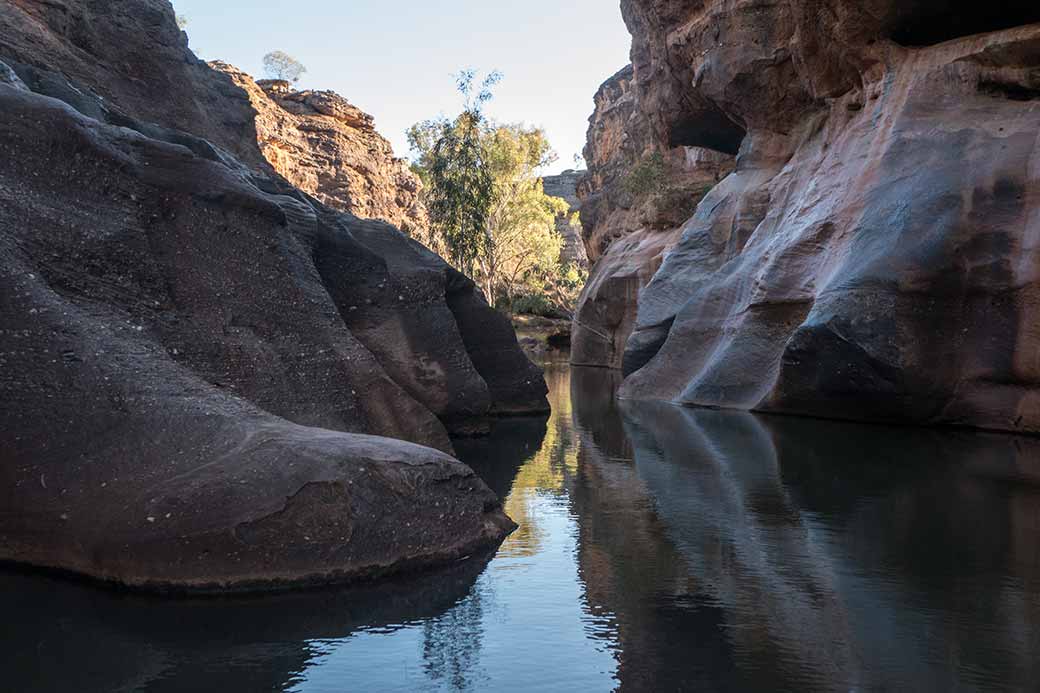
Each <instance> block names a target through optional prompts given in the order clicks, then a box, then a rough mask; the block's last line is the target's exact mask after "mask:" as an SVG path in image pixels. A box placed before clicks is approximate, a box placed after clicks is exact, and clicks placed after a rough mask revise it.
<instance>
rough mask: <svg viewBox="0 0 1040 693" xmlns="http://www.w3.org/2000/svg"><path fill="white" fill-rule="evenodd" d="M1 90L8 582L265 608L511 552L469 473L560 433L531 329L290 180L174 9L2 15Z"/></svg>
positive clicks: (79, 8) (3, 522)
mask: <svg viewBox="0 0 1040 693" xmlns="http://www.w3.org/2000/svg"><path fill="white" fill-rule="evenodd" d="M0 63H2V64H0V256H2V257H3V263H0V431H2V432H3V433H2V436H3V444H2V445H0V508H2V512H0V560H4V561H15V562H19V563H25V564H31V565H35V566H42V567H49V568H55V569H61V570H67V571H73V572H76V573H80V574H84V575H88V576H92V577H95V578H99V579H103V580H109V581H114V582H118V583H121V584H124V585H132V586H147V587H157V588H173V589H194V588H197V589H211V588H215V589H227V588H240V589H248V588H259V587H269V586H277V585H286V584H295V583H299V582H308V581H313V582H320V581H329V580H350V579H356V578H360V577H368V576H375V575H381V574H384V573H387V572H391V571H395V570H400V569H402V568H411V567H419V566H424V565H430V564H434V563H439V562H443V561H449V560H453V559H457V558H459V557H462V556H466V555H469V554H470V553H471V552H474V551H477V550H479V549H482V548H484V547H489V546H491V545H493V544H495V543H496V542H497V541H499V540H501V538H502V537H503V536H504V535H505V533H507V532H508V531H510V529H511V527H512V523H511V521H510V520H509V519H508V518H507V517H506V516H505V514H504V513H503V511H502V509H501V506H500V504H499V501H498V500H497V499H496V497H495V496H494V494H493V493H492V492H491V491H490V490H489V489H488V488H487V487H486V486H485V485H484V484H483V483H482V482H481V481H479V480H478V479H477V478H476V477H475V476H474V474H473V472H472V471H471V470H470V469H469V468H468V467H466V466H464V465H462V464H461V463H459V462H457V461H456V460H454V459H452V458H451V457H449V456H448V454H445V453H447V452H450V451H451V444H450V442H449V431H452V430H457V431H470V430H473V428H474V422H477V421H480V420H481V419H482V418H483V417H485V416H486V415H488V414H490V413H514V412H532V411H545V409H546V407H547V403H546V398H545V393H546V387H545V383H544V380H543V378H542V375H541V373H540V371H539V370H538V369H537V368H536V367H535V366H533V365H532V364H531V363H530V362H529V361H528V360H527V359H526V358H525V357H524V356H523V354H522V353H521V351H520V350H519V348H518V346H517V343H516V337H515V335H514V333H513V332H512V329H511V327H510V325H509V322H508V320H507V319H506V318H504V317H502V316H500V315H499V314H497V313H495V312H494V311H492V310H491V309H489V308H488V306H487V304H486V303H485V302H484V301H483V299H482V298H481V297H480V294H479V292H477V291H476V289H475V288H474V285H473V283H472V282H471V281H470V280H469V279H467V278H466V277H464V276H462V275H460V274H458V273H457V272H455V271H453V270H451V269H450V268H449V267H448V266H446V265H445V263H444V262H442V261H441V260H440V259H439V258H438V257H436V256H435V255H433V254H432V253H430V252H429V251H427V250H426V249H425V248H423V247H422V246H420V245H419V244H417V243H415V242H413V241H411V240H409V239H408V238H407V237H405V236H404V235H402V234H401V233H399V232H398V231H397V230H395V229H394V228H392V227H390V226H389V225H387V224H385V223H383V222H380V221H371V220H360V219H358V218H357V217H355V216H353V215H351V214H348V213H344V212H339V211H336V210H334V209H332V208H330V207H328V206H325V205H323V204H322V203H321V202H320V201H318V200H317V199H316V198H315V197H314V196H312V195H308V194H306V193H305V192H302V191H301V190H299V189H298V188H296V187H293V186H292V185H290V184H288V183H287V182H286V181H285V180H284V179H283V178H281V177H279V176H277V175H275V174H274V172H273V171H272V170H271V166H270V165H269V164H268V163H267V161H266V159H265V158H264V156H263V155H262V152H261V150H260V148H258V146H257V133H258V132H265V131H266V128H267V127H268V125H267V124H266V123H264V122H261V121H262V119H258V116H257V111H256V109H255V107H254V106H253V104H252V103H251V100H250V95H249V93H247V91H244V90H243V89H242V88H241V87H240V86H236V84H235V83H234V81H233V80H232V79H230V78H229V77H228V75H226V74H221V73H220V72H217V71H214V70H211V69H210V68H209V67H208V66H206V65H205V64H204V63H202V62H200V61H199V60H198V59H196V58H195V56H194V55H192V54H191V52H190V51H189V50H188V48H187V42H186V38H185V36H184V35H183V34H182V33H181V32H180V31H178V30H177V27H176V24H175V21H174V16H173V11H172V9H171V7H170V5H169V3H168V2H166V1H165V0H121V1H120V2H116V3H113V2H108V1H104V2H103V1H102V0H77V1H72V0H61V1H59V0H48V2H46V3H38V2H26V1H23V0H14V1H9V2H4V3H0ZM315 98H317V97H315ZM304 102H305V103H308V104H310V105H311V107H315V108H317V107H316V106H314V102H313V101H311V100H310V97H304ZM336 103H337V104H339V103H340V102H338V101H337V102H336ZM300 117H301V118H304V117H313V116H300ZM287 122H288V121H287ZM299 122H300V121H296V124H297V125H299ZM303 141H304V140H300V141H299V142H297V144H299V145H300V146H301V147H302V146H303V145H302V142H303ZM378 154H379V158H380V161H381V162H382V161H383V160H384V157H383V156H382V153H381V152H379V153H378ZM308 161H309V162H310V163H307V164H306V166H310V165H311V164H312V163H313V162H314V161H317V159H313V160H308ZM314 165H315V166H317V164H314ZM382 165H383V163H378V162H377V163H376V164H375V166H376V167H378V166H382ZM306 166H305V165H304V164H303V163H301V164H299V170H304V169H305V168H306ZM360 190H361V192H360V193H359V189H353V188H352V189H351V190H350V194H351V195H352V196H353V197H351V204H358V205H361V204H363V203H362V202H361V197H362V196H363V189H360ZM371 204H372V205H373V206H372V207H370V208H369V209H370V210H376V209H377V208H380V205H384V204H388V203H383V202H372V203H371ZM381 209H389V207H383V208H381ZM399 209H403V208H400V207H399ZM373 213H377V212H373ZM381 213H382V212H378V214H381ZM377 436H378V437H377ZM394 439H396V440H394ZM405 441H407V442H405ZM424 446H426V447H424ZM438 449H439V450H438Z"/></svg>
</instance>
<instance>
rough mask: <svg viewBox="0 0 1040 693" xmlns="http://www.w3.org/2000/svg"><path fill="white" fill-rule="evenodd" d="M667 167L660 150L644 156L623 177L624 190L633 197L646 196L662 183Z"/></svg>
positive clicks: (657, 188) (656, 189) (658, 188)
mask: <svg viewBox="0 0 1040 693" xmlns="http://www.w3.org/2000/svg"><path fill="white" fill-rule="evenodd" d="M666 174H667V168H666V166H665V162H664V157H663V156H662V155H661V152H654V153H652V154H649V155H647V156H644V157H643V158H642V159H641V160H640V161H639V162H638V163H637V164H636V165H635V166H633V167H632V170H631V171H629V173H628V176H627V177H626V178H625V182H624V186H625V190H627V191H628V192H629V193H631V194H632V195H634V196H635V197H647V196H648V195H650V194H652V193H654V192H656V191H658V190H660V188H661V185H662V184H663V183H664V180H665V176H666Z"/></svg>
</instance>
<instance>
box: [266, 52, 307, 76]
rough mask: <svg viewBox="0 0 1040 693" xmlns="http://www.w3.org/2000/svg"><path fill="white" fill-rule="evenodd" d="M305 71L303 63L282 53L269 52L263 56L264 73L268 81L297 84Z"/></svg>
mask: <svg viewBox="0 0 1040 693" xmlns="http://www.w3.org/2000/svg"><path fill="white" fill-rule="evenodd" d="M306 71H307V68H306V67H304V66H303V63H301V62H300V61H299V60H297V59H296V58H294V57H292V56H291V55H289V54H288V53H285V52H283V51H271V52H270V53H268V54H267V55H265V56H264V72H265V73H266V74H267V76H268V77H269V78H270V79H280V80H284V81H286V82H298V81H300V77H301V76H302V75H303V73H304V72H306Z"/></svg>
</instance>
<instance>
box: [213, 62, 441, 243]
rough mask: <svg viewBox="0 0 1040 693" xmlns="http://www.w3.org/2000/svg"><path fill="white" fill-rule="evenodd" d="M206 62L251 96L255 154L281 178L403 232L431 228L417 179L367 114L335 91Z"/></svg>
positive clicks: (342, 208) (331, 204) (334, 205)
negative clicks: (302, 88)
mask: <svg viewBox="0 0 1040 693" xmlns="http://www.w3.org/2000/svg"><path fill="white" fill-rule="evenodd" d="M210 67H212V68H213V69H215V70H218V71H220V72H223V73H224V74H226V75H227V76H228V77H230V78H231V81H232V82H233V83H234V84H235V85H236V86H238V87H239V88H241V89H242V91H243V92H245V94H246V95H247V96H248V97H249V103H250V105H251V106H252V108H253V110H254V111H255V112H256V116H255V117H254V119H253V122H254V124H255V127H256V136H257V144H258V145H259V147H260V152H261V153H262V154H263V156H264V158H265V159H267V161H268V162H269V163H270V164H271V166H272V167H273V168H274V170H275V171H276V172H277V173H278V174H279V175H281V176H282V177H283V178H285V179H286V180H287V181H289V182H290V183H292V184H293V185H294V186H296V187H297V188H299V189H300V190H302V191H303V192H305V193H307V194H309V195H311V196H313V197H314V198H315V199H317V200H318V201H319V202H322V203H324V204H326V205H328V206H329V207H332V208H333V209H338V210H340V211H343V212H350V213H351V214H354V215H356V216H359V217H362V218H365V219H381V220H383V221H385V222H388V223H390V224H393V225H394V226H396V227H398V228H399V229H401V230H402V231H403V232H405V233H407V234H409V235H413V234H415V232H416V231H419V230H422V229H425V228H426V227H427V226H428V225H429V218H428V216H427V213H426V207H425V205H424V204H423V202H422V200H421V198H420V191H421V190H422V183H421V182H420V181H419V178H418V176H416V175H415V174H414V173H412V171H411V169H409V168H408V164H407V162H405V160H404V159H399V158H397V157H395V156H394V152H393V149H392V147H391V146H390V142H389V141H388V140H387V139H386V138H385V137H383V136H382V135H380V134H379V133H378V132H376V129H375V123H374V121H373V118H372V116H370V115H368V114H367V113H365V112H364V111H362V110H361V109H359V108H357V107H356V106H354V105H353V104H351V103H350V102H349V101H347V100H346V99H344V98H343V97H342V96H340V95H339V94H336V93H335V92H331V91H311V90H307V91H294V90H293V89H292V86H291V85H290V84H289V82H285V81H280V80H260V81H259V82H256V81H254V80H253V78H252V77H250V76H249V75H247V74H246V73H244V72H242V71H241V70H239V69H237V68H235V67H233V66H231V65H228V64H227V63H223V62H212V63H210Z"/></svg>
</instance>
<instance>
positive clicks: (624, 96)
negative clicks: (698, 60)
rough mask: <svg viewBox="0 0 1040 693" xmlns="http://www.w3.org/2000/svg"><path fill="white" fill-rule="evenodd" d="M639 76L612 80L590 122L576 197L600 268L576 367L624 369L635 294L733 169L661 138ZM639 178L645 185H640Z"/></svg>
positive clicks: (584, 311)
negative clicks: (645, 106) (643, 105)
mask: <svg viewBox="0 0 1040 693" xmlns="http://www.w3.org/2000/svg"><path fill="white" fill-rule="evenodd" d="M634 76H635V73H634V70H633V68H632V66H628V67H626V68H625V69H623V70H621V71H620V72H618V73H617V74H616V75H614V76H613V77H611V78H610V79H609V80H607V81H606V82H605V83H604V84H603V85H602V86H601V87H600V89H599V91H598V92H597V94H596V97H595V105H596V109H595V112H594V113H593V114H592V117H591V118H590V119H589V131H588V144H587V146H586V148H585V159H586V161H587V162H588V165H589V170H588V173H587V174H586V175H585V177H584V178H583V179H582V180H581V181H580V182H579V185H578V189H577V195H578V197H579V198H580V200H581V222H582V227H583V229H582V234H583V238H584V241H585V245H586V249H587V251H588V256H589V258H590V259H591V260H592V262H593V263H594V264H593V267H592V271H591V273H590V276H589V281H588V283H587V285H586V287H585V289H584V291H583V292H582V295H581V297H580V298H579V299H578V305H577V309H576V311H575V317H574V325H573V329H572V333H573V335H572V351H571V360H572V362H573V363H574V364H575V365H581V366H600V367H607V368H614V369H620V368H621V366H622V359H623V355H624V349H625V344H626V342H627V340H628V337H629V335H630V334H631V332H632V328H633V325H634V324H635V320H636V311H637V300H638V296H639V292H640V291H641V290H642V288H643V287H644V286H646V284H647V283H648V282H649V281H650V278H651V277H653V275H654V273H655V272H656V271H657V269H658V267H660V266H661V262H662V260H663V258H664V255H665V254H666V253H667V252H668V250H669V249H671V247H672V246H673V245H674V244H675V243H676V241H678V239H679V233H680V232H679V227H680V226H681V225H682V224H683V222H684V221H685V220H686V218H687V217H688V215H689V213H690V212H691V211H692V210H693V209H694V208H695V207H696V205H697V203H698V202H699V201H700V199H701V198H702V197H703V196H704V194H705V193H706V192H707V190H709V189H710V188H711V187H712V186H714V185H715V183H717V182H718V181H719V180H720V179H721V178H722V177H723V176H725V175H726V174H727V173H728V172H729V171H730V170H731V169H732V166H733V164H732V157H730V156H729V155H727V154H722V153H719V152H714V151H711V150H707V149H702V148H697V147H683V146H678V147H673V146H671V145H670V144H669V143H668V142H667V141H664V140H661V139H659V138H657V137H655V134H654V132H653V130H652V129H651V128H650V123H649V120H648V118H647V116H646V115H645V114H644V113H643V111H642V110H641V109H640V106H639V100H638V95H637V93H636V92H635V91H634V90H633V79H634ZM639 169H642V171H643V174H642V175H643V179H644V180H642V182H641V183H640V185H639V186H634V185H633V184H632V181H633V176H635V175H637V171H638V170H639Z"/></svg>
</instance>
